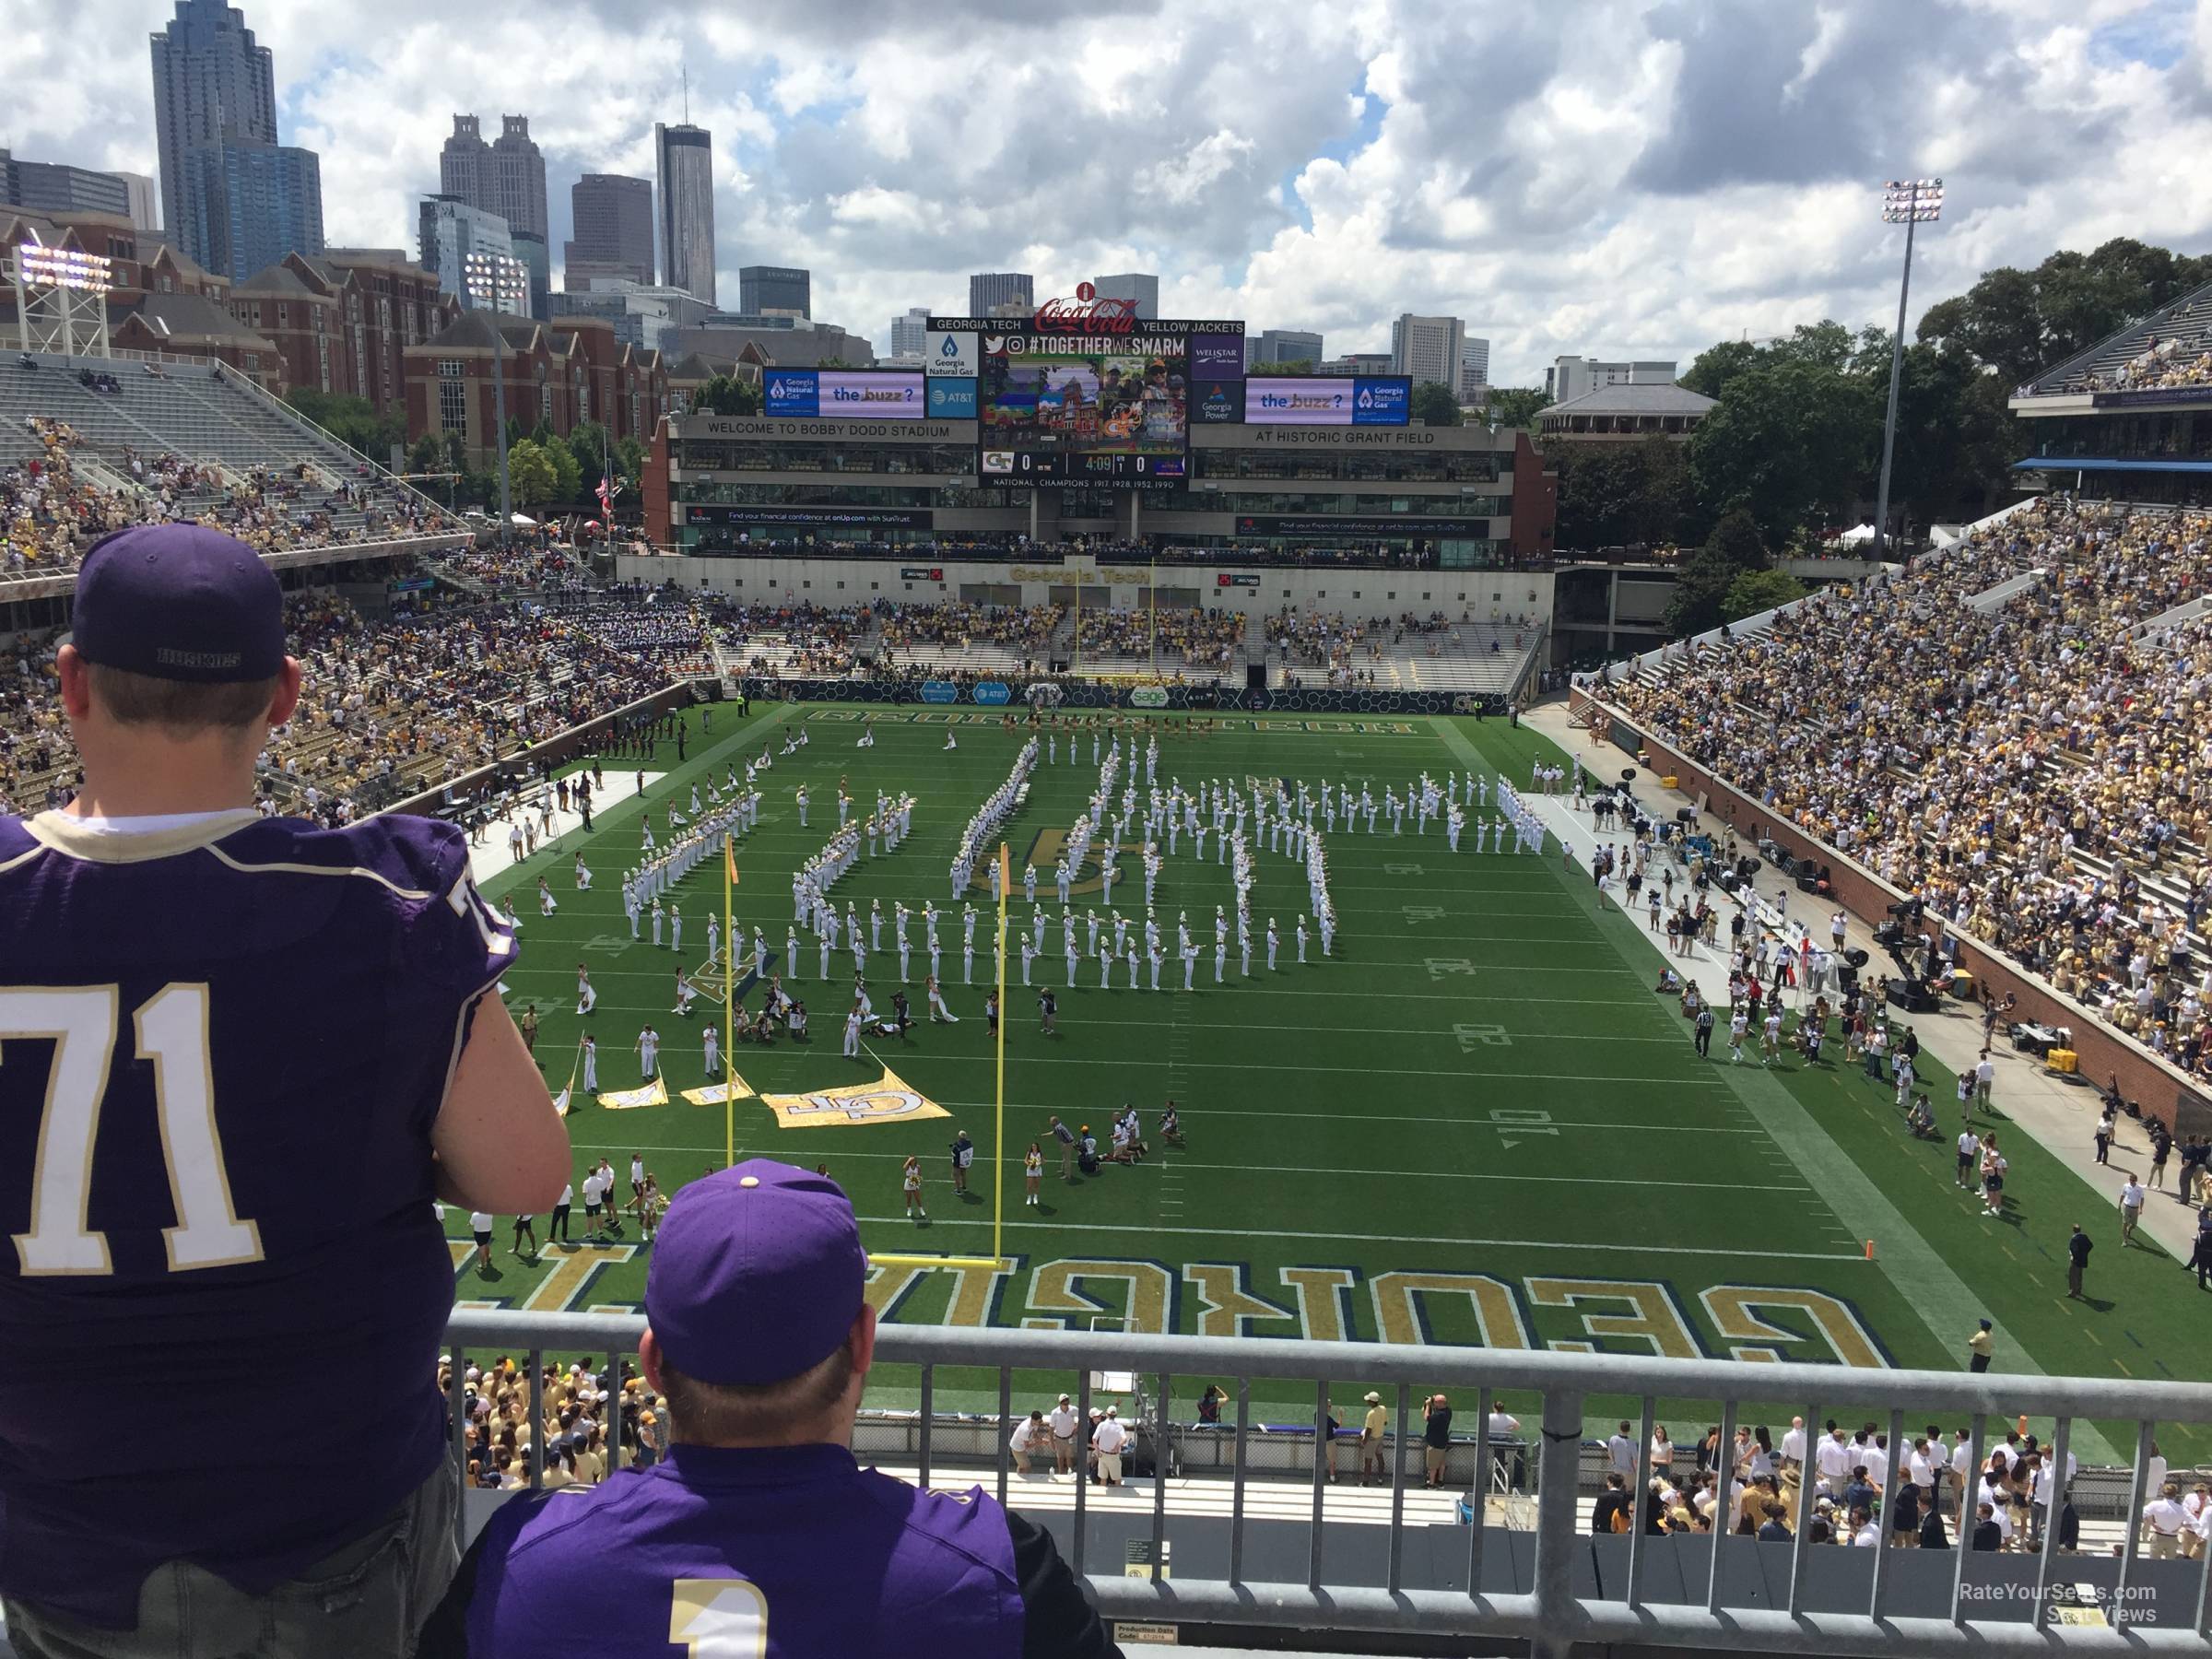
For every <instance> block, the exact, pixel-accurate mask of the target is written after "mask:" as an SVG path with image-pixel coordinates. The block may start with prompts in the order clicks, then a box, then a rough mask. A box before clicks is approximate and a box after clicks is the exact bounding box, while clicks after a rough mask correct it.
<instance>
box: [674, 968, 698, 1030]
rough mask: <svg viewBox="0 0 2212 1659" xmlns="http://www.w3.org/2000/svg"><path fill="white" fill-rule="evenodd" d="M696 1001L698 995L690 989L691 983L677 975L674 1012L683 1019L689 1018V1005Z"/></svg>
mask: <svg viewBox="0 0 2212 1659" xmlns="http://www.w3.org/2000/svg"><path fill="white" fill-rule="evenodd" d="M698 999H699V993H698V992H696V991H694V990H693V989H692V988H691V982H690V981H689V980H688V979H686V978H685V977H684V976H683V975H682V974H681V973H678V974H677V976H676V1011H677V1013H678V1014H680V1015H682V1016H683V1017H684V1018H687V1019H688V1018H690V1016H691V1005H692V1004H693V1003H694V1002H696V1001H697V1000H698Z"/></svg>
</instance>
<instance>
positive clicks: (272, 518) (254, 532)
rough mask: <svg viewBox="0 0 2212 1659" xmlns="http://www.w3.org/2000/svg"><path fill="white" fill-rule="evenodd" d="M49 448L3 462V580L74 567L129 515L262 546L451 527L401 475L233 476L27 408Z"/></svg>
mask: <svg viewBox="0 0 2212 1659" xmlns="http://www.w3.org/2000/svg"><path fill="white" fill-rule="evenodd" d="M24 422H25V426H26V428H27V429H29V431H30V432H31V433H32V434H33V435H34V436H35V437H36V438H37V439H38V441H39V442H40V445H41V448H42V449H43V450H44V452H45V453H44V454H43V455H41V456H34V457H31V458H29V459H27V460H25V461H23V462H21V463H18V464H17V465H10V466H8V467H6V469H4V470H0V579H5V578H6V577H11V576H12V577H29V576H51V575H55V574H60V573H64V572H66V571H71V570H74V569H75V568H76V562H77V560H78V559H79V558H80V557H82V555H83V553H84V551H85V549H86V548H87V547H90V546H91V545H92V543H93V542H95V541H97V540H99V538H100V536H102V535H106V534H107V533H108V532H110V531H112V530H120V529H123V528H124V527H125V526H126V525H130V524H152V523H159V522H163V521H174V520H190V521H192V522H194V523H197V524H208V525H212V526H214V527H215V528H217V529H220V530H222V531H225V532H226V533H228V534H229V535H234V536H236V537H238V539H239V540H241V541H242V542H244V543H246V544H247V545H248V546H250V547H253V548H255V549H257V550H258V551H262V552H278V551H282V550H285V549H288V548H292V547H347V546H353V545H357V544H360V543H365V542H374V541H390V540H398V539H402V538H406V537H408V536H416V535H433V534H436V533H437V532H439V531H441V530H444V529H448V528H450V527H451V526H450V524H449V523H448V521H446V520H445V519H444V518H443V516H442V515H441V514H440V513H439V512H437V511H436V509H434V508H432V507H430V506H429V504H428V503H426V502H425V501H424V500H422V499H421V498H419V497H418V496H413V495H410V494H407V493H406V492H404V491H402V490H401V489H399V488H397V487H396V486H394V485H389V484H385V483H382V482H379V481H377V480H375V479H372V478H368V477H361V478H355V479H345V480H340V481H339V482H337V483H336V484H335V485H334V484H328V483H325V482H324V481H322V479H321V478H320V477H318V476H317V475H316V474H315V473H314V472H313V470H312V468H311V467H309V466H308V465H307V464H305V463H304V462H302V463H299V464H296V465H291V466H288V467H283V468H272V467H259V468H254V469H253V470H251V471H247V472H243V473H237V474H232V475H229V476H226V475H225V474H223V473H222V472H220V471H218V469H216V468H215V467H212V466H209V465H206V464H205V463H201V462H196V461H194V460H192V459H191V458H190V457H188V456H184V455H179V454H175V453H169V452H155V453H141V452H139V451H137V450H135V449H133V448H131V447H130V446H128V445H124V446H123V447H122V448H120V449H119V450H118V451H117V452H116V453H113V454H110V455H104V456H98V457H95V456H94V455H93V453H92V452H91V451H89V450H88V449H85V450H84V451H83V453H82V455H81V456H80V453H79V452H80V446H83V444H84V440H83V438H82V436H81V435H80V434H79V433H78V432H77V431H76V429H75V428H73V427H72V426H70V425H69V424H68V423H67V422H66V421H61V420H53V419H50V418H46V417H43V416H37V415H32V416H26V417H25V418H24ZM95 458H97V459H98V460H100V462H101V464H102V465H105V466H107V467H108V468H110V469H111V470H112V472H113V473H114V474H116V475H117V476H119V477H124V478H125V479H127V480H128V482H127V483H126V484H125V485H124V486H123V487H122V488H114V487H112V486H103V485H100V484H97V483H94V482H93V481H91V479H90V478H88V477H85V476H84V473H85V471H86V468H85V467H84V466H83V465H80V462H81V461H88V460H91V459H95Z"/></svg>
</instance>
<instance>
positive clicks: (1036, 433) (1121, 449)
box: [976, 335, 1190, 487]
mask: <svg viewBox="0 0 2212 1659" xmlns="http://www.w3.org/2000/svg"><path fill="white" fill-rule="evenodd" d="M1084 344H1086V345H1088V344H1089V342H1085V343H1084ZM1097 344H1098V347H1099V348H1098V349H1077V350H1066V349H1062V348H1061V347H1062V345H1063V342H1062V341H1061V340H1060V339H1057V338H1054V337H1053V336H1050V335H1047V336H1043V337H1041V338H1039V337H1031V336H1025V335H1002V336H998V337H995V338H986V339H985V340H984V341H983V342H982V347H983V350H982V375H981V383H980V385H979V386H978V388H977V392H976V418H977V419H978V420H979V421H980V422H981V423H982V425H981V428H980V429H979V431H978V434H977V440H978V442H979V444H980V445H981V448H982V474H981V476H982V477H984V478H985V479H986V480H990V479H1004V480H1007V481H1010V482H1014V483H1041V482H1053V483H1071V484H1072V483H1095V484H1106V485H1110V486H1123V485H1126V486H1132V487H1134V486H1135V485H1140V484H1147V483H1152V482H1155V481H1158V480H1159V479H1162V478H1169V479H1173V478H1180V477H1182V471H1183V463H1184V459H1185V456H1186V454H1187V452H1188V450H1189V445H1190V439H1189V430H1190V410H1189V399H1190V375H1189V373H1188V358H1187V355H1186V352H1185V350H1184V347H1183V342H1182V341H1181V340H1178V339H1171V338H1163V339H1158V340H1153V339H1145V338H1141V337H1133V338H1130V339H1128V340H1122V339H1119V338H1116V339H1114V340H1112V342H1111V343H1109V342H1106V341H1100V342H1098V343H1097Z"/></svg>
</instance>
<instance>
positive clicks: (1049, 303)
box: [1034, 282, 1136, 335]
mask: <svg viewBox="0 0 2212 1659" xmlns="http://www.w3.org/2000/svg"><path fill="white" fill-rule="evenodd" d="M1034 326H1035V328H1036V331H1037V332H1038V333H1039V334H1079V335H1127V334H1135V332H1136V301H1135V300H1101V299H1100V298H1099V290H1098V288H1096V287H1095V286H1094V285H1093V284H1091V283H1088V282H1080V283H1077V285H1076V297H1075V298H1074V299H1073V300H1046V301H1045V302H1044V303H1043V304H1042V305H1041V306H1039V307H1038V308H1037V316H1036V319H1035V323H1034Z"/></svg>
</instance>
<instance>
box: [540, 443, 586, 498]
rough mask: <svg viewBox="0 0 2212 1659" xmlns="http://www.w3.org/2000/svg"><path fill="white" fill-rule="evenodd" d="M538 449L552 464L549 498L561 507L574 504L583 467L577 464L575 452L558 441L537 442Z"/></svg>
mask: <svg viewBox="0 0 2212 1659" xmlns="http://www.w3.org/2000/svg"><path fill="white" fill-rule="evenodd" d="M538 451H539V453H542V454H543V455H544V456H545V457H546V459H547V460H548V461H550V462H551V463H552V464H553V494H552V496H551V498H550V500H553V501H554V502H556V503H558V504H559V505H560V506H563V507H568V506H572V505H574V504H575V502H576V501H577V500H580V499H581V495H582V488H583V468H582V466H581V465H578V464H577V460H576V452H575V451H574V450H572V449H571V448H570V447H569V446H568V445H567V444H565V443H562V442H559V441H554V442H552V443H541V444H539V445H538Z"/></svg>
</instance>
